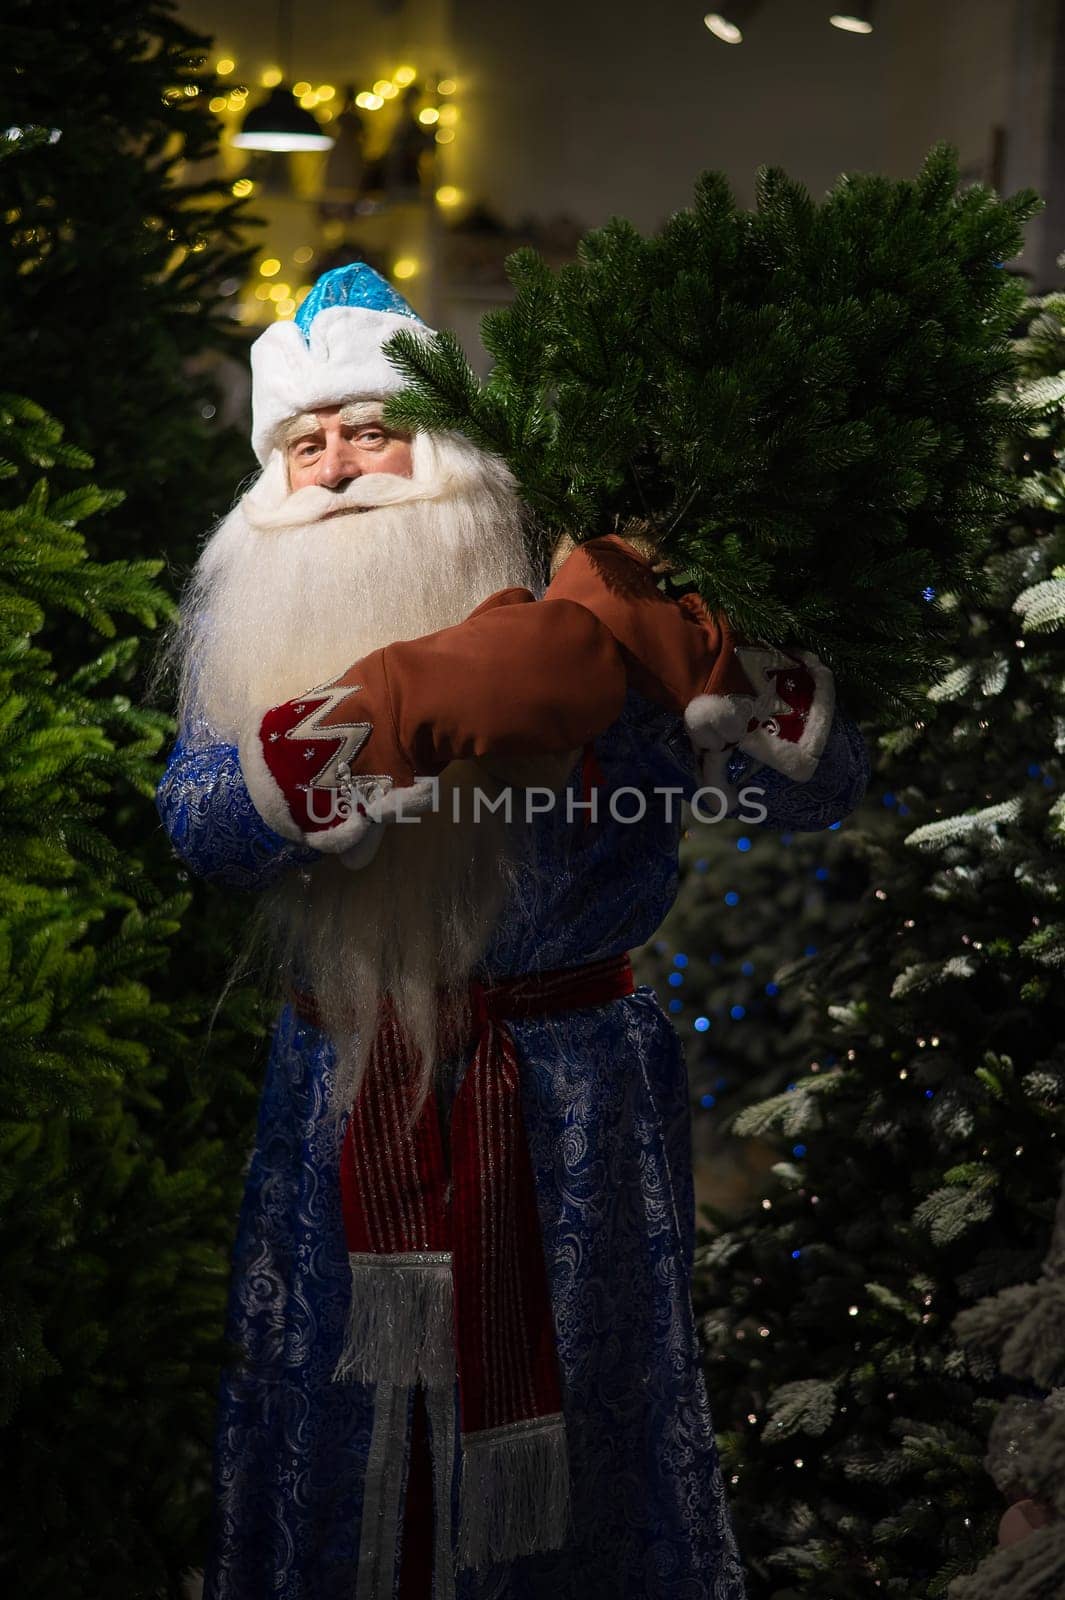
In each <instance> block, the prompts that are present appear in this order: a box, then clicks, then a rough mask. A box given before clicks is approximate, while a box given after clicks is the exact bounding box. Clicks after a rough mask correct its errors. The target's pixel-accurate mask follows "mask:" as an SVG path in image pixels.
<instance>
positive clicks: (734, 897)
mask: <svg viewBox="0 0 1065 1600" xmlns="http://www.w3.org/2000/svg"><path fill="white" fill-rule="evenodd" d="M739 903H740V897H739V895H738V894H737V893H736V890H735V889H730V890H729V892H728V894H727V895H726V896H725V904H726V905H727V906H738V905H739Z"/></svg>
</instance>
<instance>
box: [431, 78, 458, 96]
mask: <svg viewBox="0 0 1065 1600" xmlns="http://www.w3.org/2000/svg"><path fill="white" fill-rule="evenodd" d="M457 88H458V84H457V83H456V82H455V80H454V78H441V79H440V82H439V83H438V84H437V86H436V92H437V94H454V93H455V90H456V89H457Z"/></svg>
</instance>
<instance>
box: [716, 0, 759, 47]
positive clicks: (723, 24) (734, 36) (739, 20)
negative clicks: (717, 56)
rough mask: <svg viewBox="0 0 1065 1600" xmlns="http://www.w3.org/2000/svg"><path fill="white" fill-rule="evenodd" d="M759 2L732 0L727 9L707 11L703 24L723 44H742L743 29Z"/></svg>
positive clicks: (756, 0) (755, 0) (757, 0)
mask: <svg viewBox="0 0 1065 1600" xmlns="http://www.w3.org/2000/svg"><path fill="white" fill-rule="evenodd" d="M759 4H760V0H732V4H731V5H730V6H729V7H728V10H727V11H708V12H707V14H706V16H705V17H704V18H703V24H704V26H706V27H707V28H709V30H710V32H711V33H712V34H713V36H714V38H715V39H720V40H721V41H722V43H723V44H742V42H743V30H744V28H745V27H746V26H747V24H748V23H749V22H750V20H751V18H752V17H753V15H754V13H755V12H756V11H757V10H758V6H759Z"/></svg>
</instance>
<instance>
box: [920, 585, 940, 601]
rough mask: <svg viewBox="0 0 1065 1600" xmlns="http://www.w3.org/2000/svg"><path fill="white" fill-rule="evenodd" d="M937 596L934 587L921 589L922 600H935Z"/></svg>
mask: <svg viewBox="0 0 1065 1600" xmlns="http://www.w3.org/2000/svg"><path fill="white" fill-rule="evenodd" d="M935 597H936V591H935V590H934V589H933V588H931V587H929V588H927V589H922V590H921V599H922V600H929V601H931V600H934V599H935Z"/></svg>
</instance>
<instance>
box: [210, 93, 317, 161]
mask: <svg viewBox="0 0 1065 1600" xmlns="http://www.w3.org/2000/svg"><path fill="white" fill-rule="evenodd" d="M233 143H234V144H235V145H236V146H237V147H238V149H241V150H331V149H332V148H333V144H334V140H333V139H332V138H331V137H330V135H329V134H328V133H326V132H325V131H324V129H323V128H322V125H321V123H320V122H319V121H318V119H317V118H316V117H313V116H312V115H311V113H310V112H309V111H305V110H304V109H303V107H302V106H301V105H300V104H299V102H298V101H296V100H294V99H293V98H292V90H291V89H289V88H288V87H287V86H286V85H285V84H283V83H279V84H278V86H277V88H276V89H271V91H270V93H269V94H268V95H267V97H266V99H265V100H264V101H263V103H262V105H260V106H253V107H252V109H251V110H250V111H249V112H248V114H247V116H246V117H245V118H244V121H243V122H242V123H241V125H240V132H239V133H235V134H234V135H233Z"/></svg>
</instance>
